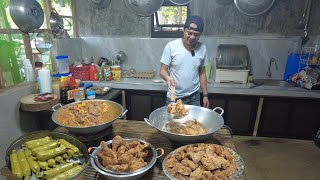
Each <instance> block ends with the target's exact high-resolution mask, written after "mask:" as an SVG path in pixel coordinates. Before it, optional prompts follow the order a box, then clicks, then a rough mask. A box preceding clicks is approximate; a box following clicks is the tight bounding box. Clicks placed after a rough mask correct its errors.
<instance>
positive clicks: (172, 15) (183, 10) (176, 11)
mask: <svg viewBox="0 0 320 180" xmlns="http://www.w3.org/2000/svg"><path fill="white" fill-rule="evenodd" d="M161 13H162V15H163V17H164V18H165V19H166V20H167V21H173V22H175V23H176V24H183V22H182V21H183V19H182V17H187V7H183V6H164V7H163V8H162V11H161Z"/></svg>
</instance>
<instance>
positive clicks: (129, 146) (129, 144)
mask: <svg viewBox="0 0 320 180" xmlns="http://www.w3.org/2000/svg"><path fill="white" fill-rule="evenodd" d="M138 145H140V142H139V141H130V142H128V143H126V149H131V148H135V147H137V146H138Z"/></svg>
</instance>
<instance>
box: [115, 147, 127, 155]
mask: <svg viewBox="0 0 320 180" xmlns="http://www.w3.org/2000/svg"><path fill="white" fill-rule="evenodd" d="M125 152H126V146H124V145H122V146H120V147H118V150H117V154H118V155H121V154H124V153H125Z"/></svg>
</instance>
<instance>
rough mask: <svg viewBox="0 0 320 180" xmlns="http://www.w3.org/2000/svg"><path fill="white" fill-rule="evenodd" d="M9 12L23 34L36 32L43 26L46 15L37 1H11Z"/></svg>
mask: <svg viewBox="0 0 320 180" xmlns="http://www.w3.org/2000/svg"><path fill="white" fill-rule="evenodd" d="M9 11H10V16H11V18H12V20H13V22H14V23H15V24H16V25H17V26H18V28H19V29H20V30H21V31H22V32H25V33H29V32H34V31H36V30H38V29H39V28H40V27H41V25H42V24H43V21H44V13H43V10H42V8H41V6H40V4H39V3H38V2H37V1H36V0H10V4H9Z"/></svg>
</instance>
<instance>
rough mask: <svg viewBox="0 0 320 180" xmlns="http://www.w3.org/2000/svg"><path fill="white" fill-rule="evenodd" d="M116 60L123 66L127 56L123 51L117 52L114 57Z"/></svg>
mask: <svg viewBox="0 0 320 180" xmlns="http://www.w3.org/2000/svg"><path fill="white" fill-rule="evenodd" d="M116 58H117V60H118V61H119V64H123V63H125V62H126V61H127V59H128V56H127V55H126V53H124V52H123V51H119V52H118V53H117V55H116Z"/></svg>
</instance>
